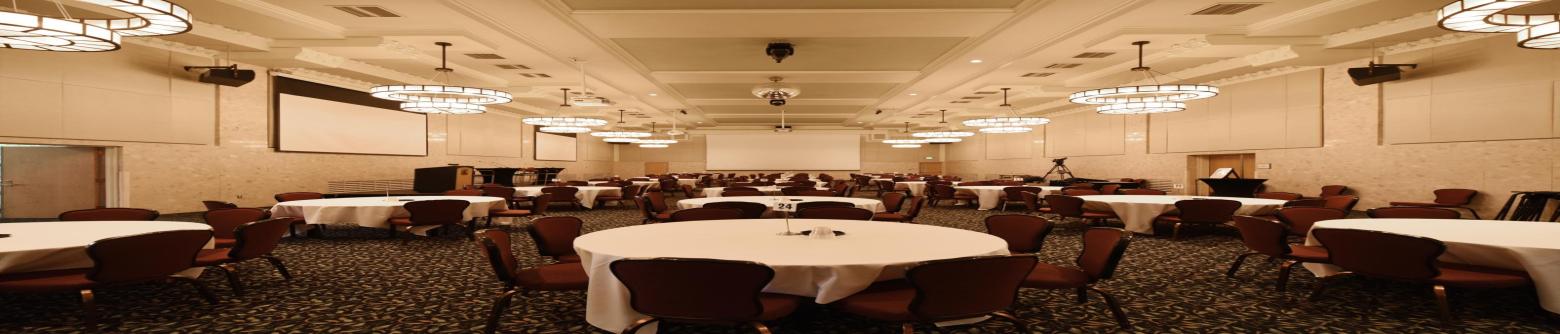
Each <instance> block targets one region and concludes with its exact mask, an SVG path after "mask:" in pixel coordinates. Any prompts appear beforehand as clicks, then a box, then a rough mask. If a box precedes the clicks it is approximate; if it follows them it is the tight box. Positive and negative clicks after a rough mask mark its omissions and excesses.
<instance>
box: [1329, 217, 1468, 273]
mask: <svg viewBox="0 0 1560 334" xmlns="http://www.w3.org/2000/svg"><path fill="white" fill-rule="evenodd" d="M1311 235H1312V236H1313V237H1315V238H1316V240H1317V241H1321V243H1322V246H1323V247H1327V254H1328V256H1329V260H1330V261H1329V262H1332V264H1334V265H1337V266H1339V267H1343V269H1344V270H1348V271H1352V272H1354V273H1356V274H1361V275H1366V276H1377V277H1386V278H1395V279H1404V280H1422V279H1429V278H1431V277H1436V276H1438V275H1440V274H1441V271H1440V270H1439V269H1436V266H1435V264H1436V259H1437V258H1439V257H1441V253H1445V252H1446V244H1443V243H1441V241H1439V240H1435V239H1431V238H1425V237H1416V236H1408V235H1401V234H1393V233H1387V232H1378V231H1367V230H1348V229H1334V228H1319V229H1315V230H1312V231H1311Z"/></svg>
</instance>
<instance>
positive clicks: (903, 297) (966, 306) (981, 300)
mask: <svg viewBox="0 0 1560 334" xmlns="http://www.w3.org/2000/svg"><path fill="white" fill-rule="evenodd" d="M1036 261H1037V259H1036V258H1035V257H1034V256H1033V255H1009V256H985V257H967V258H956V259H947V260H936V261H927V262H922V263H920V264H917V265H915V266H914V267H911V268H910V269H909V270H907V271H906V272H905V279H904V280H894V281H886V282H880V283H876V284H873V285H872V286H870V287H868V288H867V289H866V290H864V291H862V292H857V293H856V294H854V295H851V296H849V297H845V299H841V300H839V301H836V302H834V303H833V304H831V305H832V306H834V307H836V308H838V309H840V310H841V311H845V312H846V313H851V314H855V315H859V316H862V317H866V318H869V319H873V320H879V321H888V322H897V323H900V327H901V328H902V330H903V332H904V333H911V332H913V331H914V329H915V325H916V324H917V323H920V324H931V323H936V322H942V321H949V320H959V319H969V318H974V317H981V316H990V317H992V318H995V319H1001V320H1004V321H1008V322H1010V323H1012V324H1013V326H1014V327H1016V328H1017V329H1018V332H1019V333H1028V332H1029V329H1028V328H1027V326H1026V325H1025V324H1024V322H1023V321H1020V320H1019V319H1018V318H1016V317H1014V316H1013V315H1012V314H1010V313H1008V311H1007V310H1008V309H1010V308H1011V307H1012V305H1013V303H1014V301H1016V300H1017V299H1018V289H1019V285H1020V284H1022V282H1023V281H1024V278H1025V277H1026V276H1027V275H1029V273H1030V272H1031V271H1033V270H1034V267H1035V263H1036Z"/></svg>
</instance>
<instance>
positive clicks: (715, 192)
mask: <svg viewBox="0 0 1560 334" xmlns="http://www.w3.org/2000/svg"><path fill="white" fill-rule="evenodd" d="M748 188H753V189H758V191H759V192H763V193H765V194H769V195H775V196H779V195H780V189H781V188H785V187H781V186H762V187H748ZM815 189H818V190H829V188H828V187H817V188H815ZM724 191H726V188H725V187H709V188H704V197H720V193H721V192H724Z"/></svg>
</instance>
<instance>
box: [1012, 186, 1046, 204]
mask: <svg viewBox="0 0 1560 334" xmlns="http://www.w3.org/2000/svg"><path fill="white" fill-rule="evenodd" d="M1044 191H1045V189H1040V187H1007V188H1002V195H1003V197H1002V199H1004V200H1008V201H1013V202H1020V201H1023V200H1024V195H1023V193H1026V192H1031V193H1036V194H1038V193H1041V192H1044Z"/></svg>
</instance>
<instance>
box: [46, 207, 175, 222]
mask: <svg viewBox="0 0 1560 334" xmlns="http://www.w3.org/2000/svg"><path fill="white" fill-rule="evenodd" d="M161 215H162V214H161V213H158V212H157V210H148V209H136V208H97V209H84V210H72V211H65V212H63V213H60V216H59V219H60V221H108V220H136V221H140V220H157V217H158V216H161Z"/></svg>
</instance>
